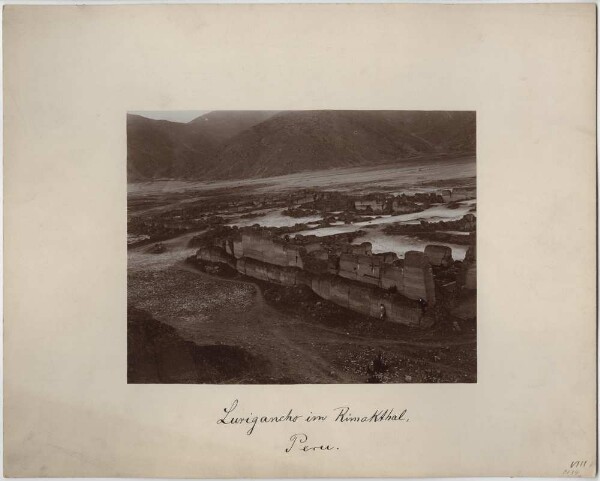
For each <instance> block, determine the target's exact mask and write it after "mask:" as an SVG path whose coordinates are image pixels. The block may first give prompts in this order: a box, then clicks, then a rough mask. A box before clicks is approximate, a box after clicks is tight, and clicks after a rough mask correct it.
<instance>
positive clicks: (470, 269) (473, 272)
mask: <svg viewBox="0 0 600 481" xmlns="http://www.w3.org/2000/svg"><path fill="white" fill-rule="evenodd" d="M463 265H464V269H465V286H464V287H465V289H477V249H476V247H475V246H471V247H469V250H467V254H466V255H465V260H464V263H463Z"/></svg>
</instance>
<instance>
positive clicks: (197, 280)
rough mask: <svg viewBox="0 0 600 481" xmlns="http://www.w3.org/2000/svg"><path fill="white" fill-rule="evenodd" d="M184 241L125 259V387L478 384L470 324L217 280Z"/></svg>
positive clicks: (237, 280)
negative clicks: (418, 321) (385, 313)
mask: <svg viewBox="0 0 600 481" xmlns="http://www.w3.org/2000/svg"><path fill="white" fill-rule="evenodd" d="M192 236H193V234H186V235H183V236H180V237H178V238H175V239H171V240H169V241H166V242H165V243H164V244H165V246H166V251H165V252H163V253H160V254H153V253H150V252H149V248H148V247H147V246H142V247H137V248H134V249H131V250H129V252H128V305H129V309H128V381H129V382H130V383H229V384H236V383H244V384H246V383H248V384H250V383H259V384H286V383H365V382H393V383H402V382H412V383H418V382H476V371H477V369H476V365H477V360H476V327H475V321H463V320H458V319H448V320H447V322H444V323H440V324H439V325H438V326H437V327H436V328H435V329H433V330H427V331H422V330H418V329H411V328H407V327H405V326H401V325H396V324H393V323H389V322H380V321H378V320H376V319H371V318H366V317H364V316H360V315H357V314H354V313H352V312H350V311H347V310H344V309H342V308H339V307H337V306H334V305H330V304H329V303H327V301H323V300H321V299H319V298H318V297H316V296H314V297H311V296H309V295H307V294H306V293H303V292H295V291H293V290H290V289H289V288H288V289H285V288H278V287H273V286H265V285H258V284H257V283H256V282H254V281H252V280H250V279H248V278H244V277H242V276H239V275H237V274H236V275H232V276H231V277H230V278H226V277H223V276H220V277H216V276H214V275H210V274H207V273H205V272H202V271H201V270H199V269H197V268H196V267H194V266H193V265H190V264H188V263H186V262H185V259H186V258H187V257H188V256H190V255H191V254H193V252H194V249H190V248H189V247H187V244H188V242H189V239H190V238H191V237H192ZM288 301H290V302H288ZM474 303H475V299H472V305H471V306H463V309H467V310H469V309H470V310H473V308H474ZM454 320H456V321H457V325H458V326H459V327H460V331H458V330H456V325H453V322H454ZM380 353H381V354H382V356H383V364H382V365H380V363H378V361H377V360H376V357H378V355H379V354H380Z"/></svg>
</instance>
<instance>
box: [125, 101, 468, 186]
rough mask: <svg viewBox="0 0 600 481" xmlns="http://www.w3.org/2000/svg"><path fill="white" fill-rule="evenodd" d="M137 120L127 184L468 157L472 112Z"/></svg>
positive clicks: (133, 119) (132, 122)
mask: <svg viewBox="0 0 600 481" xmlns="http://www.w3.org/2000/svg"><path fill="white" fill-rule="evenodd" d="M140 119H145V118H144V117H140V116H132V115H128V118H127V134H128V135H127V142H128V180H129V181H136V180H151V179H153V178H158V177H171V178H182V179H191V178H194V179H205V180H214V179H234V178H254V177H259V178H260V177H271V176H274V175H285V174H290V173H295V172H303V171H311V170H323V169H330V168H337V167H353V166H362V165H376V164H383V163H390V162H399V163H401V162H403V161H407V160H410V159H414V158H417V157H423V156H428V155H430V156H435V157H439V156H444V155H450V156H455V155H460V154H472V153H473V152H474V151H475V143H476V127H475V120H476V119H475V112H446V111H444V112H436V111H356V110H354V111H352V110H312V111H310V110H303V111H215V112H210V113H208V114H204V115H203V116H200V117H198V118H196V119H194V120H192V121H190V122H188V123H185V124H183V123H182V124H177V123H175V122H169V121H155V120H151V119H145V120H140ZM174 124H175V125H174ZM130 164H131V165H130Z"/></svg>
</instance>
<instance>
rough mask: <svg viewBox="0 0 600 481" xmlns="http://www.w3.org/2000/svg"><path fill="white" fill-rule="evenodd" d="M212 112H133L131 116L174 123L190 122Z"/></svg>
mask: <svg viewBox="0 0 600 481" xmlns="http://www.w3.org/2000/svg"><path fill="white" fill-rule="evenodd" d="M208 112H210V110H132V111H131V112H129V113H130V114H135V115H141V116H142V117H146V118H148V119H156V120H170V121H172V122H189V121H190V120H194V119H195V118H196V117H200V116H201V115H204V114H207V113H208Z"/></svg>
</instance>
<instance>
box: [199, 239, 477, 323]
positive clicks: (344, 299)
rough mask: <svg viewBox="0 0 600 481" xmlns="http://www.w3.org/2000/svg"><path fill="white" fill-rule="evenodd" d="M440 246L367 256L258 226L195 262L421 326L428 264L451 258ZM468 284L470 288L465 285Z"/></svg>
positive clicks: (202, 252)
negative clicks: (299, 287)
mask: <svg viewBox="0 0 600 481" xmlns="http://www.w3.org/2000/svg"><path fill="white" fill-rule="evenodd" d="M448 250H449V248H447V247H445V246H428V248H427V249H426V252H425V253H424V252H418V251H409V252H407V253H406V254H405V256H404V259H398V257H397V255H396V254H394V253H385V254H372V253H371V245H370V243H368V242H365V243H363V244H360V245H352V244H348V243H342V244H335V243H333V244H327V245H326V244H325V243H322V242H319V241H318V238H316V237H315V236H306V237H302V236H299V237H298V238H297V239H291V240H284V239H281V238H279V237H276V236H274V235H273V234H271V233H270V232H269V231H266V230H262V229H259V228H244V229H240V230H239V231H237V232H235V233H234V234H232V235H229V236H225V237H221V238H217V239H214V240H213V241H212V245H208V246H205V247H202V248H200V249H199V250H198V252H197V254H196V257H197V259H199V260H203V261H210V262H220V263H225V264H228V265H229V266H231V267H232V268H234V269H236V270H237V271H238V272H240V273H242V274H244V275H247V276H249V277H254V278H256V279H260V280H263V281H267V282H272V283H275V284H280V285H284V286H294V285H305V286H308V287H310V288H311V289H312V291H313V292H315V293H316V294H317V295H319V296H321V297H322V298H324V299H327V300H330V301H332V302H334V303H336V304H338V305H340V306H343V307H346V308H348V309H352V310H354V311H357V312H360V313H362V314H365V315H368V316H372V317H376V318H379V317H380V313H381V306H382V305H383V306H384V308H385V318H386V320H389V321H393V322H397V323H401V324H408V325H423V323H425V322H429V321H427V320H425V319H424V316H423V311H422V309H421V306H420V304H419V302H418V300H419V299H424V300H426V301H427V303H428V304H429V306H433V305H434V304H435V302H436V296H435V286H434V280H433V273H432V267H431V261H430V259H429V257H428V255H427V252H429V253H430V255H431V256H432V260H433V262H434V263H435V264H436V265H441V264H442V263H444V262H448V261H449V260H451V251H450V252H448ZM469 284H471V283H470V282H469Z"/></svg>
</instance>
